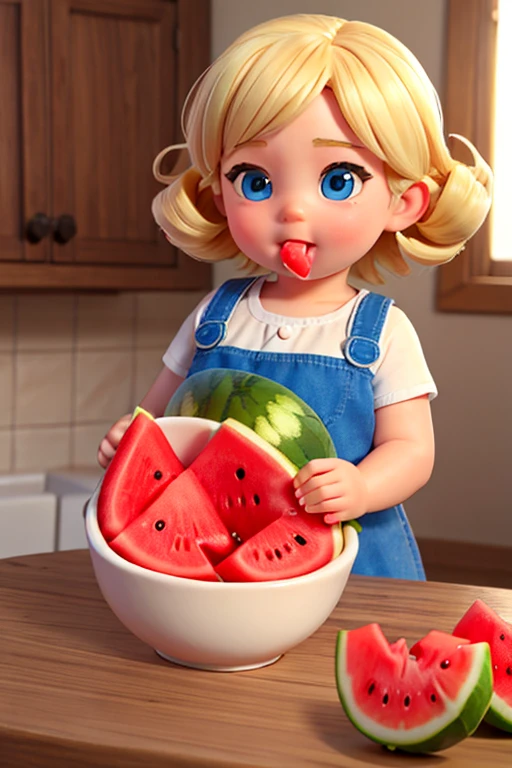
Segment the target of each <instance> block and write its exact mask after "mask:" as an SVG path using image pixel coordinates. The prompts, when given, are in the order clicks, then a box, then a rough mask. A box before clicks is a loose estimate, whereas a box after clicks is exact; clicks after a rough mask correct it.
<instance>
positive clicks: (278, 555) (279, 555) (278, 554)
mask: <svg viewBox="0 0 512 768" xmlns="http://www.w3.org/2000/svg"><path fill="white" fill-rule="evenodd" d="M274 553H275V556H276V557H277V559H278V560H280V559H281V558H282V556H283V555H282V554H281V550H280V549H274Z"/></svg>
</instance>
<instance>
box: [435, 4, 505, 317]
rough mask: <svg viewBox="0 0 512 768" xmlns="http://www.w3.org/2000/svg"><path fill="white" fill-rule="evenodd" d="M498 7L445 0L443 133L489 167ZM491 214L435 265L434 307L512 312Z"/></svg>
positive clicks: (467, 158)
mask: <svg viewBox="0 0 512 768" xmlns="http://www.w3.org/2000/svg"><path fill="white" fill-rule="evenodd" d="M497 7H498V0H448V26H447V48H446V51H447V59H446V83H445V98H444V118H445V126H446V131H447V133H448V134H452V133H458V134H461V135H462V136H465V137H466V138H468V139H469V140H470V141H471V142H473V144H474V145H475V146H476V147H477V149H478V151H479V152H480V153H481V154H482V155H483V157H484V158H485V159H486V160H487V161H488V162H490V163H491V165H492V157H493V146H492V121H491V120H489V119H488V116H489V115H492V114H493V113H494V99H495V82H494V81H495V77H494V65H493V63H494V61H495V57H496V32H497ZM450 148H451V149H453V153H454V157H456V158H458V159H460V160H464V161H465V162H468V161H469V162H471V157H470V155H469V152H468V151H467V150H466V149H464V148H462V149H460V148H459V146H458V142H454V141H450ZM459 153H460V154H459ZM491 217H492V210H491V214H490V215H489V216H488V218H487V220H486V222H485V223H484V224H483V226H482V227H481V228H480V230H479V231H478V232H477V233H476V235H475V236H474V237H473V238H472V239H471V240H470V241H469V242H468V244H467V245H466V248H465V249H464V251H463V252H462V253H461V254H459V255H458V256H457V257H456V258H455V259H453V261H451V262H449V263H448V264H445V265H443V266H442V267H440V268H439V270H438V281H437V301H436V306H437V309H439V310H443V311H449V312H488V313H500V314H509V313H512V252H511V254H510V256H511V260H510V261H503V262H497V261H493V260H492V259H491V249H490V234H491V227H490V222H491Z"/></svg>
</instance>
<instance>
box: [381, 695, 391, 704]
mask: <svg viewBox="0 0 512 768" xmlns="http://www.w3.org/2000/svg"><path fill="white" fill-rule="evenodd" d="M388 701H389V696H388V694H387V693H385V694H384V696H383V697H382V703H383V704H384V706H386V704H387V703H388Z"/></svg>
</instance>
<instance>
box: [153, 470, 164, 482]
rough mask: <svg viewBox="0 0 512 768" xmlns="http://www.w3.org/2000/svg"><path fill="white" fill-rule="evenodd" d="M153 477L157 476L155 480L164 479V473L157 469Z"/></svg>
mask: <svg viewBox="0 0 512 768" xmlns="http://www.w3.org/2000/svg"><path fill="white" fill-rule="evenodd" d="M153 477H154V478H155V480H161V479H162V473H161V472H160V470H159V469H157V471H156V472H155V474H154V475H153Z"/></svg>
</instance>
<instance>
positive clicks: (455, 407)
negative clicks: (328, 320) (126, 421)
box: [0, 0, 512, 544]
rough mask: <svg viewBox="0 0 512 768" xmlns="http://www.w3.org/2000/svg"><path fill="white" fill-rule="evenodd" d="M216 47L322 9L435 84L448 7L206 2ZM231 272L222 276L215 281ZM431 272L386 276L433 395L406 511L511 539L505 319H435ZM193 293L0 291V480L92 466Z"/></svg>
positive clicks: (304, 0) (490, 538) (439, 525)
mask: <svg viewBox="0 0 512 768" xmlns="http://www.w3.org/2000/svg"><path fill="white" fill-rule="evenodd" d="M212 6H213V51H214V55H217V54H218V53H220V51H221V50H223V49H224V47H225V46H226V45H228V44H229V43H230V42H231V41H232V39H233V38H234V37H235V36H236V35H237V34H239V33H240V32H241V31H243V30H244V29H246V28H247V27H249V26H251V25H253V24H256V23H258V22H260V21H263V20H264V19H266V18H269V17H271V16H276V15H285V14H287V13H294V12H314V11H315V12H323V13H327V14H334V15H340V16H345V17H347V18H359V19H361V20H363V21H371V22H373V23H376V24H377V25H380V26H382V27H385V28H387V29H388V30H389V31H390V32H392V33H393V34H395V35H397V37H399V38H400V39H401V40H402V41H403V42H404V43H406V44H407V45H408V46H409V47H410V48H411V49H412V50H413V51H414V52H415V53H416V55H417V56H418V57H419V58H420V60H421V61H422V62H423V64H424V66H425V68H426V69H427V71H428V72H429V74H430V76H431V78H432V80H433V81H434V83H435V85H436V86H437V87H438V88H441V85H442V71H443V45H444V34H445V10H446V8H445V0H429V2H428V3H423V2H421V0H259V1H258V3H249V2H245V1H244V2H240V0H212ZM228 274H230V270H229V267H227V268H226V267H225V266H224V265H222V266H220V267H218V268H217V272H216V281H217V282H219V281H220V280H221V279H222V278H223V276H226V275H228ZM434 290H435V271H428V270H415V273H414V275H413V276H412V277H410V278H407V279H406V280H402V281H398V280H391V281H390V282H389V284H388V285H387V286H386V289H385V292H387V293H388V294H389V295H392V296H393V297H394V298H395V299H396V301H397V303H398V304H399V305H400V306H401V307H402V308H403V309H404V311H405V312H406V313H407V314H408V315H409V316H410V317H411V319H412V321H413V323H414V324H415V326H416V328H417V330H418V333H419V334H420V337H421V339H422V343H423V346H424V350H425V353H426V356H427V359H428V361H429V364H430V367H431V369H432V372H433V374H434V376H435V379H436V381H437V384H438V386H439V390H440V396H439V398H438V399H437V400H436V401H435V402H434V404H433V417H434V424H435V429H436V437H437V461H436V469H435V471H434V475H433V477H432V479H431V481H430V483H429V484H428V486H427V487H426V488H425V489H423V490H421V491H420V492H419V493H418V494H416V495H415V497H414V498H413V499H411V500H410V501H409V502H408V504H407V510H408V513H409V516H410V517H411V520H412V522H413V525H414V528H415V530H416V532H417V534H418V535H420V536H430V537H432V538H446V539H457V540H467V541H484V542H487V543H491V544H493V543H494V544H510V542H511V541H512V520H511V515H510V514H509V510H510V506H511V505H510V500H509V492H508V482H507V481H508V475H509V460H508V459H509V455H510V449H509V444H508V443H509V435H510V434H511V432H512V409H511V408H510V407H509V406H508V402H507V394H508V391H507V390H508V382H509V381H510V380H511V378H512V357H511V355H510V353H509V352H508V350H509V348H510V338H511V331H512V318H510V317H499V316H496V317H495V316H493V317H490V316H489V317H487V316H483V315H461V314H446V313H438V312H436V311H435V309H434ZM197 299H198V296H197V295H195V296H194V295H169V294H143V295H133V294H124V295H123V294H121V295H112V296H90V297H88V296H84V295H62V296H49V297H48V296H41V297H39V296H31V295H23V296H21V295H20V296H14V297H11V296H0V402H1V404H2V408H1V409H0V472H9V471H13V470H15V471H25V470H33V469H49V468H55V467H61V466H66V465H70V464H71V465H91V464H94V462H95V454H96V446H97V443H98V441H99V439H100V438H101V436H102V435H103V434H104V432H105V430H106V429H107V428H108V426H109V425H110V423H111V422H112V421H113V420H114V419H115V418H116V417H117V416H118V415H119V414H121V413H123V412H125V411H128V410H130V409H131V407H132V405H133V404H134V403H135V402H137V400H138V399H139V398H140V396H141V395H142V393H143V392H144V391H145V389H146V388H147V386H148V384H149V383H150V381H151V380H152V378H153V376H154V375H155V374H156V372H157V371H158V369H159V366H160V357H161V354H162V352H163V351H164V349H165V347H166V345H167V344H168V342H169V340H170V339H171V338H172V335H173V333H174V331H175V329H176V328H177V326H178V324H179V322H180V320H181V319H182V318H183V317H184V316H185V315H186V313H187V312H188V311H189V309H190V308H191V307H192V306H193V305H194V304H195V302H196V300H197Z"/></svg>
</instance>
